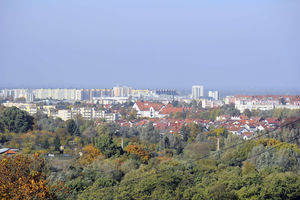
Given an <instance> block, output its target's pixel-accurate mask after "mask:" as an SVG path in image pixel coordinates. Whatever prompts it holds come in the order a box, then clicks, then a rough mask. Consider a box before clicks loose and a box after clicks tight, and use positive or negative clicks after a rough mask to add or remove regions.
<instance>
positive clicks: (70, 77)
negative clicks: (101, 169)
mask: <svg viewBox="0 0 300 200" xmlns="http://www.w3.org/2000/svg"><path fill="white" fill-rule="evenodd" d="M0 75H1V77H0V87H79V88H80V87H97V88H104V87H107V88H110V87H113V86H114V85H117V84H118V85H129V86H133V87H136V88H177V89H184V88H191V85H193V84H202V85H204V86H205V87H208V88H214V89H238V90H241V89H272V90H274V89H276V88H279V89H281V90H282V89H283V90H291V89H299V86H300V1H299V0H281V1H277V0H269V1H268V0H263V1H262V0H248V1H246V0H244V1H241V0H236V1H230V0H222V1H221V0H219V1H218V0H210V1H208V0H206V1H201V0H187V1H182V0H180V1H177V0H126V1H125V0H106V1H101V0H95V1H91V0H78V1H76V0H68V1H67V0H42V1H41V0H36V1H31V0H26V1H24V0H1V1H0ZM298 91H299V90H298Z"/></svg>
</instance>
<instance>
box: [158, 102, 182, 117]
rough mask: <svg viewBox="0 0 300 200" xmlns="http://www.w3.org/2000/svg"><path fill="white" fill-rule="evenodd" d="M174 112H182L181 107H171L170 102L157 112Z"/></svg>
mask: <svg viewBox="0 0 300 200" xmlns="http://www.w3.org/2000/svg"><path fill="white" fill-rule="evenodd" d="M176 112H183V108H178V107H173V106H172V104H168V105H167V106H166V107H164V108H163V109H162V110H161V111H160V112H159V114H163V115H169V114H171V113H176Z"/></svg>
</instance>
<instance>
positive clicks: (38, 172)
mask: <svg viewBox="0 0 300 200" xmlns="http://www.w3.org/2000/svg"><path fill="white" fill-rule="evenodd" d="M44 170H45V162H44V159H42V158H40V157H39V156H38V155H35V156H34V157H31V156H23V155H16V156H7V157H2V158H1V160H0V199H56V196H55V194H54V192H52V190H51V187H50V186H49V185H48V182H47V180H46V175H45V173H44Z"/></svg>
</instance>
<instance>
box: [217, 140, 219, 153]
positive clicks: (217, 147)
mask: <svg viewBox="0 0 300 200" xmlns="http://www.w3.org/2000/svg"><path fill="white" fill-rule="evenodd" d="M219 150H220V138H217V151H219Z"/></svg>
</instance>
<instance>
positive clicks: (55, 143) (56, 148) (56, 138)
mask: <svg viewBox="0 0 300 200" xmlns="http://www.w3.org/2000/svg"><path fill="white" fill-rule="evenodd" d="M53 145H54V149H55V151H59V150H60V145H61V144H60V139H59V137H58V135H56V136H55V138H54V141H53Z"/></svg>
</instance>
